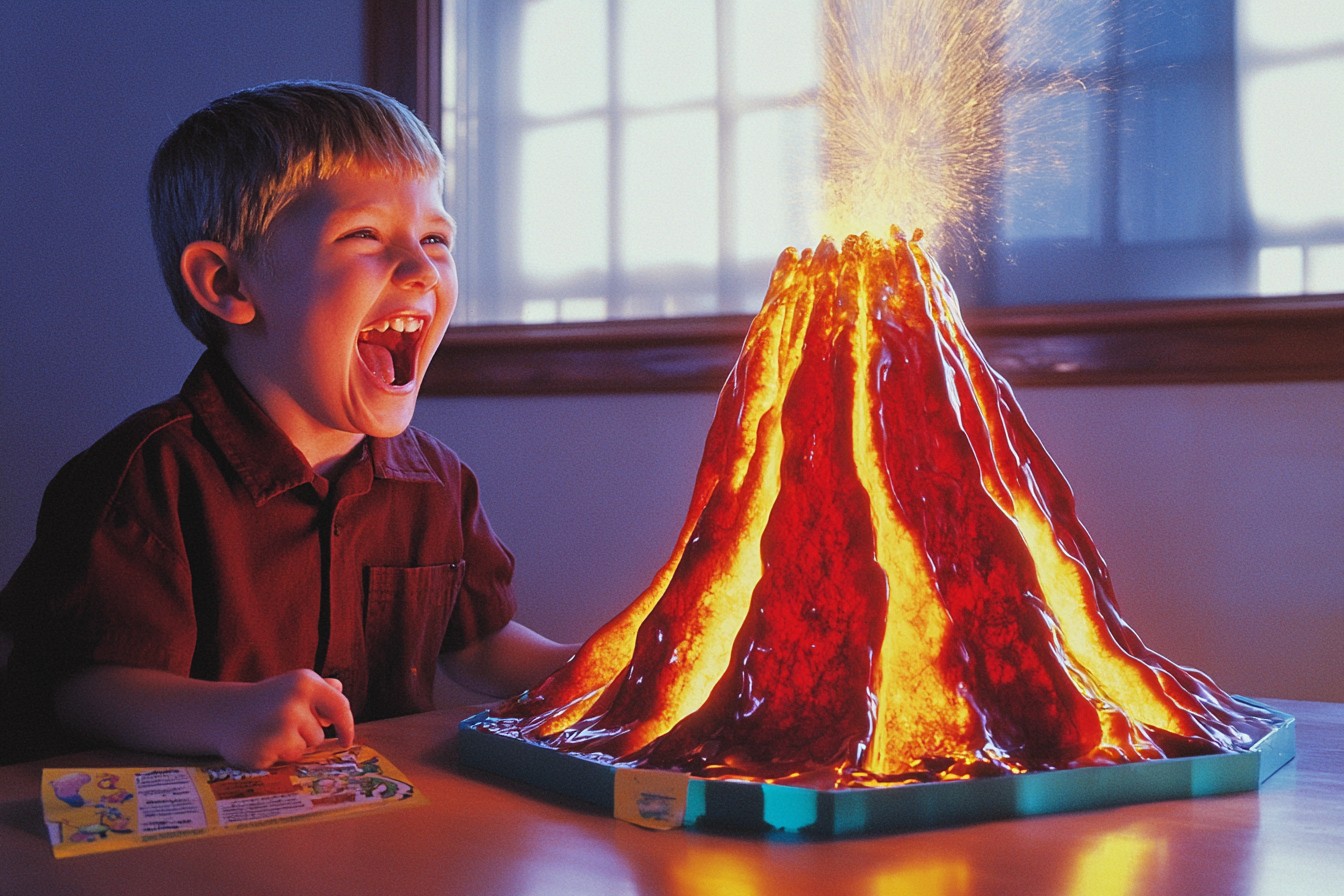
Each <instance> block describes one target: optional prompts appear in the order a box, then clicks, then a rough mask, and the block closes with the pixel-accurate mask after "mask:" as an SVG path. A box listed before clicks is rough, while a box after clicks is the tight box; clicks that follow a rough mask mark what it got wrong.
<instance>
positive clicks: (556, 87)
mask: <svg viewBox="0 0 1344 896" xmlns="http://www.w3.org/2000/svg"><path fill="white" fill-rule="evenodd" d="M522 15H523V19H522V29H521V34H520V42H521V47H520V48H519V54H518V81H519V84H518V88H519V95H520V97H519V98H520V102H521V105H522V111H523V112H524V114H527V115H533V116H540V117H551V116H558V115H567V114H570V113H573V112H579V111H583V110H585V109H594V108H598V107H600V106H604V105H606V103H607V3H606V0H545V2H544V3H539V2H533V3H527V4H524V5H523V12H522Z"/></svg>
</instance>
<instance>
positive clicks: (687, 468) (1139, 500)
mask: <svg viewBox="0 0 1344 896" xmlns="http://www.w3.org/2000/svg"><path fill="white" fill-rule="evenodd" d="M1018 397H1019V399H1020V401H1021V403H1022V405H1023V408H1024V409H1025V411H1026V414H1027V417H1028V420H1030V421H1031V423H1032V426H1033V428H1034V429H1035V430H1036V432H1037V433H1038V434H1039V435H1040V437H1041V439H1042V441H1043V442H1044V443H1045V445H1046V448H1047V449H1048V450H1049V451H1050V453H1051V455H1052V456H1053V457H1054V458H1055V460H1056V461H1057V462H1058V464H1059V466H1060V467H1061V468H1062V469H1063V470H1064V473H1065V475H1066V476H1067V477H1068V479H1069V481H1070V483H1071V484H1072V485H1073V488H1074V492H1075V494H1076V496H1077V499H1078V512H1079V516H1080V517H1081V519H1082V521H1083V523H1084V525H1086V526H1087V527H1088V529H1089V531H1090V532H1091V533H1092V535H1093V538H1094V540H1095V541H1096V542H1097V545H1098V546H1099V547H1100V549H1101V552H1102V555H1103V556H1104V557H1105V558H1106V560H1107V562H1108V564H1109V567H1110V570H1111V574H1112V577H1113V579H1114V581H1115V586H1116V591H1117V594H1118V597H1119V600H1120V607H1121V611H1122V613H1123V615H1124V616H1125V618H1126V620H1127V621H1129V623H1130V624H1131V625H1132V626H1133V627H1134V629H1135V630H1136V631H1137V632H1138V633H1139V635H1140V636H1141V637H1142V638H1143V639H1144V640H1145V642H1147V643H1148V644H1149V646H1151V647H1153V648H1154V649H1156V650H1158V651H1159V652H1161V653H1164V654H1166V655H1167V656H1169V657H1171V658H1172V659H1174V660H1176V661H1177V662H1180V663H1182V664H1184V665H1188V666H1194V667H1196V668H1200V669H1203V670H1204V671H1206V672H1208V673H1209V674H1211V675H1212V676H1213V677H1214V679H1215V680H1216V681H1217V682H1219V683H1220V684H1221V685H1223V686H1224V687H1226V688H1228V689H1231V690H1233V691H1236V692H1238V693H1244V694H1251V695H1257V694H1258V695H1261V696H1279V697H1292V698H1297V699H1308V700H1336V701H1338V700H1344V677H1342V676H1341V675H1340V674H1339V670H1340V669H1341V668H1344V383H1294V384H1263V385H1226V386H1160V387H1146V388H1080V389H1023V390H1020V392H1019V393H1018ZM713 411H714V397H713V396H710V395H674V396H660V397H656V398H654V397H650V398H645V397H631V396H605V397H574V398H545V399H543V398H517V399H436V400H430V401H424V400H422V401H421V405H420V409H419V411H418V412H417V417H416V420H417V423H418V425H420V426H422V427H424V428H426V429H429V430H430V431H432V432H434V433H436V434H438V435H439V436H440V437H441V438H443V439H445V440H446V441H447V442H449V444H452V445H454V446H455V447H456V448H457V449H458V452H459V453H460V454H461V455H462V457H463V458H464V459H465V460H466V461H467V462H468V463H469V464H471V465H472V467H473V468H474V469H475V470H476V471H477V473H478V475H479V476H480V477H481V479H482V483H483V484H482V488H483V494H484V496H485V499H486V506H487V510H488V511H489V513H490V516H491V520H492V521H493V523H494V525H495V528H496V529H498V530H499V531H500V533H501V534H502V536H503V537H504V538H505V539H506V541H508V543H509V544H510V546H511V547H512V548H513V549H514V550H515V552H516V553H517V554H518V556H519V571H518V579H517V583H518V589H519V595H520V599H521V601H522V604H523V608H522V610H521V614H520V618H522V619H523V620H524V621H525V622H528V623H529V624H531V625H533V626H534V627H536V628H538V629H540V630H542V631H545V632H547V633H550V634H552V635H554V636H555V637H559V638H580V637H583V636H584V635H586V634H587V633H588V632H590V631H591V630H592V629H593V628H594V627H595V626H597V625H599V624H601V623H602V622H604V621H606V619H608V618H609V617H610V616H611V615H613V614H614V613H616V612H617V611H618V610H620V609H621V608H622V607H624V606H625V605H626V604H627V603H629V602H630V601H631V600H633V599H634V597H635V596H636V595H637V594H638V593H639V591H640V590H642V589H643V587H644V586H645V585H647V584H648V582H649V580H650V579H651V578H652V576H653V574H654V572H655V571H656V570H657V569H658V567H659V566H660V565H661V564H662V563H663V562H664V561H665V560H666V559H667V557H668V554H669V553H670V552H671V549H672V545H673V542H674V540H675V539H676V535H677V532H678V530H679V528H680V526H681V523H682V520H683V518H684V515H685V513H686V508H687V503H688V499H689V497H690V490H691V484H692V478H693V477H694V475H695V468H696V465H697V464H698V462H699V453H700V449H701V446H702V443H703V439H704V434H705V432H706V431H707V429H708V426H709V420H710V417H711V416H712V414H713Z"/></svg>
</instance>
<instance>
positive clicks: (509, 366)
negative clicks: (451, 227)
mask: <svg viewBox="0 0 1344 896" xmlns="http://www.w3.org/2000/svg"><path fill="white" fill-rule="evenodd" d="M965 317H966V324H967V327H968V328H969V329H970V330H971V333H972V335H973V336H974V337H975V339H976V342H977V343H978V344H979V346H980V348H981V350H982V351H983V352H984V353H985V356H986V357H987V358H988V359H989V362H990V364H992V365H993V366H994V368H995V369H997V370H998V371H999V372H1000V373H1002V374H1003V375H1004V376H1005V377H1006V378H1007V379H1008V380H1009V382H1011V383H1012V384H1013V385H1015V386H1081V385H1122V384H1158V383H1223V382H1276V381H1284V380H1338V379H1344V295H1330V296H1306V297H1301V298H1289V299H1225V300H1214V299H1192V300H1182V301H1171V302H1147V301H1145V302H1128V303H1106V304H1095V305H1054V306H1049V305H1047V306H1037V307H1023V308H1011V309H1010V308H1003V309H991V310H979V311H977V310H969V311H967V312H966V313H965ZM750 323H751V316H750V315H727V316H723V317H702V318H684V319H665V320H644V321H613V322H609V323H597V324H546V325H534V326H480V327H458V328H453V329H450V330H449V331H448V335H447V336H446V337H445V339H444V341H443V346H442V347H441V348H440V349H439V352H438V355H437V356H436V357H435V359H434V363H433V364H432V365H431V366H430V369H429V373H428V375H427V377H426V381H425V385H424V390H423V392H424V394H426V395H553V394H564V393H585V392H587V393H592V392H676V391H717V390H718V389H719V388H720V387H721V386H722V385H723V381H724V379H725V377H727V375H728V371H729V370H730V369H731V367H732V365H733V362H734V361H735V360H736V359H737V354H738V350H739V348H740V347H741V344H742V339H743V337H744V336H745V335H746V331H747V327H748V326H749V325H750Z"/></svg>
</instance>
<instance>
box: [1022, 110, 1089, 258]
mask: <svg viewBox="0 0 1344 896" xmlns="http://www.w3.org/2000/svg"><path fill="white" fill-rule="evenodd" d="M1007 122H1008V123H1007V129H1008V150H1007V155H1008V161H1007V166H1006V167H1007V170H1006V171H1005V172H1004V222H1003V235H1004V239H1006V240H1007V241H1008V242H1012V241H1014V240H1028V239H1064V238H1073V239H1086V238H1090V237H1092V236H1093V235H1094V234H1095V233H1096V230H1097V220H1098V215H1099V212H1100V209H1099V205H1100V197H1099V195H1098V192H1099V184H1098V166H1097V161H1098V160H1097V155H1098V150H1097V128H1098V126H1099V124H1100V109H1099V108H1097V104H1096V102H1095V100H1094V98H1093V97H1092V96H1091V95H1090V94H1089V93H1088V92H1087V91H1085V90H1081V89H1079V90H1069V91H1064V92H1062V93H1057V94H1040V93H1025V94H1017V95H1015V96H1013V97H1011V98H1010V99H1009V101H1008V103H1007Z"/></svg>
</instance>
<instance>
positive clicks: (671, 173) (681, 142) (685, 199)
mask: <svg viewBox="0 0 1344 896" xmlns="http://www.w3.org/2000/svg"><path fill="white" fill-rule="evenodd" d="M717 132H718V128H717V118H716V116H715V114H714V113H713V112H711V111H708V110H706V111H703V112H701V111H692V112H674V113H669V114H666V115H644V116H639V117H635V118H631V119H629V121H628V122H627V124H626V130H625V140H624V146H623V155H624V158H623V160H622V161H623V164H622V166H621V202H620V206H621V221H620V233H621V258H622V261H623V262H624V263H625V264H626V266H628V267H630V268H647V267H662V266H671V265H695V266H704V267H713V266H714V265H716V264H717V263H718V254H719V228H718V189H719V184H718V180H719V178H718V136H717Z"/></svg>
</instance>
